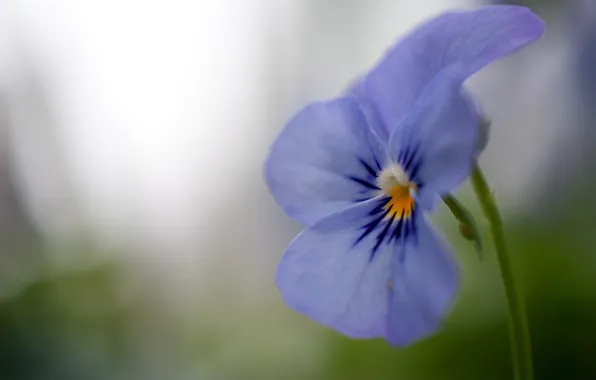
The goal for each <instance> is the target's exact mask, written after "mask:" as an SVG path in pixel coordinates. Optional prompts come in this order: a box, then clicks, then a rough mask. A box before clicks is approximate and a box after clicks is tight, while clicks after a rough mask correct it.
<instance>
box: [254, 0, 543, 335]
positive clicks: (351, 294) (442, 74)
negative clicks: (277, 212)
mask: <svg viewBox="0 0 596 380" xmlns="http://www.w3.org/2000/svg"><path fill="white" fill-rule="evenodd" d="M543 32H544V24H543V22H542V21H541V20H540V19H539V18H538V17H537V16H535V15H534V14H533V13H531V12H530V11H529V10H528V9H526V8H522V7H515V6H488V7H483V8H480V9H478V10H475V11H466V12H451V13H446V14H443V15H441V16H439V17H437V18H435V19H433V20H430V21H429V22H427V23H425V24H423V25H422V26H420V27H419V28H417V29H416V30H414V31H413V32H412V33H411V34H409V35H408V36H407V37H405V38H404V39H403V40H401V41H400V42H398V43H397V44H396V45H395V46H394V47H392V48H391V49H390V50H389V52H388V53H387V54H386V56H385V57H384V58H383V59H382V60H381V62H380V63H379V64H378V65H377V66H376V67H375V68H373V70H372V71H370V72H369V73H368V74H366V75H365V76H364V77H362V78H361V79H359V80H358V81H357V83H356V84H355V85H354V86H353V87H352V88H351V89H350V91H348V93H347V94H344V95H342V96H341V97H339V98H337V99H333V100H330V101H323V102H315V103H311V104H309V105H307V106H306V107H305V108H304V109H302V110H301V111H300V112H298V113H297V114H296V115H295V116H294V117H293V118H292V119H291V120H290V121H289V122H288V123H287V125H286V126H285V128H284V129H283V131H282V132H281V134H280V136H279V137H278V138H277V140H276V141H275V142H274V144H273V146H272V147H271V150H270V152H269V156H268V158H267V160H266V163H265V175H266V180H267V183H268V186H269V189H270V191H271V193H272V194H273V196H274V197H275V199H276V201H277V202H278V203H279V205H280V206H281V207H282V208H283V209H284V210H285V212H286V213H287V214H288V215H289V216H291V217H292V218H294V219H295V220H297V221H299V222H302V223H303V224H305V225H307V226H308V227H307V228H306V229H305V230H304V231H302V232H301V233H300V234H299V235H298V236H297V237H296V238H295V239H294V240H293V241H292V242H291V243H290V244H289V246H288V247H287V249H286V251H285V253H284V255H283V257H282V259H281V261H280V263H279V265H278V268H277V274H276V284H277V287H278V289H279V291H280V293H281V295H282V298H283V299H284V301H285V302H286V303H287V304H288V305H289V306H290V307H291V308H293V309H295V310H297V311H299V312H301V313H303V314H305V315H307V316H309V317H310V318H312V319H314V320H315V321H317V322H319V323H321V324H324V325H327V326H330V327H332V328H334V329H335V330H337V331H339V332H341V333H343V334H345V335H347V336H350V337H353V338H373V337H383V338H385V339H386V340H387V341H388V342H389V344H391V345H394V346H404V345H408V344H411V343H412V342H414V341H416V340H419V339H421V338H423V337H426V336H428V335H430V334H431V333H433V332H434V331H435V330H436V329H437V328H438V327H439V325H440V323H441V321H442V319H443V317H444V316H445V315H446V314H447V313H448V311H449V309H450V307H451V304H452V302H453V299H454V296H455V294H456V292H457V289H458V285H459V271H458V267H457V265H456V263H455V262H454V260H453V258H452V256H451V253H450V252H449V249H448V247H447V246H446V244H445V243H444V242H443V240H442V239H441V238H440V237H439V236H438V234H437V233H436V232H435V231H434V229H433V228H432V227H431V226H430V224H429V222H428V221H427V219H426V216H425V213H426V212H428V211H430V210H431V209H432V207H433V205H434V204H435V202H436V200H437V199H439V196H440V195H441V194H446V193H449V192H451V191H453V190H454V189H455V188H457V187H458V186H459V185H460V184H461V183H462V182H463V181H464V180H465V178H466V177H467V176H468V174H469V172H470V169H471V165H472V163H473V161H474V159H475V157H476V155H477V154H478V149H477V148H478V144H479V121H480V115H479V114H478V111H477V109H476V107H475V106H474V104H473V102H472V101H471V97H470V95H469V94H468V93H466V92H464V90H463V88H462V83H463V82H464V80H465V79H466V78H468V77H469V76H470V75H472V74H474V73H475V72H477V71H478V70H480V69H481V68H482V67H484V66H485V65H487V64H488V63H490V62H491V61H493V60H495V59H497V58H499V57H502V56H504V55H506V54H508V53H511V52H513V51H515V50H517V49H519V48H521V47H523V46H525V45H527V44H528V43H530V42H532V41H534V40H536V39H538V38H539V37H540V36H541V35H542V34H543Z"/></svg>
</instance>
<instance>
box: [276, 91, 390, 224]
mask: <svg viewBox="0 0 596 380" xmlns="http://www.w3.org/2000/svg"><path fill="white" fill-rule="evenodd" d="M386 159H387V155H386V153H385V151H384V148H383V146H382V145H381V144H380V142H379V141H378V139H377V137H376V135H375V134H374V133H373V132H372V130H371V129H370V128H369V126H368V124H367V120H366V118H365V116H364V114H363V112H362V110H361V109H360V106H359V105H358V103H357V102H356V101H355V99H354V98H352V97H343V98H339V99H335V100H332V101H328V102H316V103H311V104H310V105H308V106H306V107H305V108H304V109H303V110H301V111H300V112H299V113H298V114H297V115H296V116H294V118H293V119H292V120H290V121H289V122H288V124H287V125H286V126H285V128H284V130H283V131H282V133H281V134H280V136H279V137H278V138H277V140H276V141H275V143H274V144H273V146H272V147H271V150H270V152H269V156H268V157H267V160H266V163H265V176H266V180H267V184H268V186H269V189H270V190H271V193H272V194H273V196H274V197H275V199H276V200H277V202H278V203H279V204H280V206H281V207H282V208H283V209H284V210H285V211H286V212H287V213H288V214H289V215H290V216H291V217H293V218H294V219H296V220H298V221H299V222H302V223H304V224H307V225H309V224H312V223H313V222H315V221H317V220H319V219H321V218H322V217H324V216H327V215H330V214H331V213H333V212H337V211H339V210H342V209H344V208H345V207H347V206H350V205H352V204H353V203H354V202H358V201H362V200H364V199H369V198H371V197H372V196H375V195H376V193H377V192H378V188H377V186H376V183H375V179H376V174H377V173H378V172H379V171H380V170H381V168H382V165H383V164H384V162H385V161H386Z"/></svg>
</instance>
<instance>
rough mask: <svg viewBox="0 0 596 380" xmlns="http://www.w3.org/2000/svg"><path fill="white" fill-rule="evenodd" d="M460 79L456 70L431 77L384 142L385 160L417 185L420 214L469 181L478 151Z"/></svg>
mask: <svg viewBox="0 0 596 380" xmlns="http://www.w3.org/2000/svg"><path fill="white" fill-rule="evenodd" d="M462 80H463V75H462V67H461V66H460V65H453V66H451V67H448V68H446V69H444V70H443V71H442V72H441V73H439V74H438V75H436V77H435V79H434V80H433V81H432V82H431V83H430V84H429V85H428V86H427V88H426V89H425V90H424V92H423V93H422V95H421V96H420V98H419V99H418V100H417V101H416V103H415V104H414V106H413V107H412V109H411V110H410V112H409V113H408V115H407V116H406V117H405V118H404V119H403V120H402V121H401V122H400V123H399V124H398V125H397V127H396V128H395V129H394V130H393V133H392V135H391V137H390V140H389V156H390V157H391V158H392V159H393V160H395V161H396V162H398V163H399V164H400V165H401V166H402V167H403V168H404V170H405V171H406V173H408V175H409V177H410V179H411V180H413V181H414V182H415V183H417V184H418V188H419V191H420V193H419V201H420V202H421V206H422V208H424V209H429V208H430V206H429V204H430V202H431V201H430V200H431V199H432V198H434V197H436V196H437V195H440V194H443V193H448V192H450V191H451V190H453V189H454V188H455V187H456V186H458V185H459V184H460V183H461V182H462V181H463V180H464V179H465V178H466V177H467V176H468V174H469V172H470V169H471V164H472V160H473V158H474V155H475V153H476V151H477V144H478V136H479V119H478V115H477V113H476V112H475V111H474V108H473V107H471V106H470V105H469V103H468V102H467V100H466V99H467V98H466V97H463V96H461V93H460V90H461V82H462Z"/></svg>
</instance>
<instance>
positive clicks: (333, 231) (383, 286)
mask: <svg viewBox="0 0 596 380" xmlns="http://www.w3.org/2000/svg"><path fill="white" fill-rule="evenodd" d="M379 202H382V200H379V199H378V198H376V199H372V200H369V201H366V202H362V203H360V204H357V205H355V206H352V207H350V208H347V209H345V210H344V211H341V212H338V213H336V214H333V215H331V216H328V217H326V218H324V219H322V220H320V221H319V222H317V223H315V224H314V225H312V226H311V227H309V228H308V229H306V230H305V231H303V232H302V233H301V234H300V235H298V236H297V237H296V239H294V241H292V243H290V245H289V247H288V248H287V250H286V252H285V253H284V255H283V257H282V259H281V261H280V263H279V266H278V268H277V275H276V283H277V286H278V288H279V291H280V293H281V295H282V297H283V299H284V301H285V302H286V303H287V304H288V305H289V306H290V307H292V308H293V309H295V310H296V311H298V312H301V313H303V314H305V315H307V316H309V317H310V318H312V319H314V320H315V321H317V322H319V323H321V324H324V325H327V326H330V327H332V328H334V329H336V330H337V331H339V332H341V333H343V334H345V335H348V336H350V337H354V338H372V337H378V336H385V335H386V327H387V325H386V321H387V313H388V311H389V310H388V307H389V304H388V297H389V288H388V283H389V278H390V275H391V262H392V257H393V255H394V251H395V244H393V243H390V242H388V241H387V240H383V239H381V244H379V234H380V233H382V231H384V230H385V226H386V224H381V223H380V224H379V225H378V228H376V229H375V230H372V229H371V230H370V231H369V233H366V234H364V235H365V236H363V230H364V231H368V230H369V228H368V226H370V221H371V218H374V217H376V216H377V215H376V214H375V210H378V209H379ZM381 206H382V205H381ZM373 220H374V219H373ZM385 223H387V222H385ZM363 228H364V229H363Z"/></svg>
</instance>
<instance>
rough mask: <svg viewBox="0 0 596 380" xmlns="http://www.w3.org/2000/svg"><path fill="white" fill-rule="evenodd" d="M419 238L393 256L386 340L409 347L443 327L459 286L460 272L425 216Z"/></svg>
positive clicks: (419, 225)
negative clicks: (442, 323)
mask: <svg viewBox="0 0 596 380" xmlns="http://www.w3.org/2000/svg"><path fill="white" fill-rule="evenodd" d="M416 226H417V228H416V231H417V239H410V240H408V241H406V244H405V245H404V246H403V247H401V248H402V249H403V252H400V253H399V254H398V255H395V256H394V259H393V271H392V275H391V283H392V290H391V294H390V307H389V315H388V319H387V324H388V330H387V341H388V342H389V343H390V344H391V345H394V346H406V345H409V344H411V343H413V342H414V341H417V340H419V339H422V338H424V337H426V336H428V335H430V334H432V333H433V332H434V331H435V330H437V329H438V328H439V327H440V324H441V322H442V320H443V318H444V316H445V315H446V314H447V313H448V312H449V308H450V307H451V304H452V302H453V299H454V296H455V294H456V292H457V289H458V287H459V270H458V267H457V265H456V263H455V262H454V261H453V258H452V257H451V253H450V252H449V249H448V248H447V246H446V244H445V243H444V241H443V240H442V239H441V238H440V237H439V236H437V234H436V232H435V231H434V229H433V228H432V227H431V226H430V225H429V224H428V222H427V221H426V220H425V218H424V217H419V218H418V219H417V221H416Z"/></svg>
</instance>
